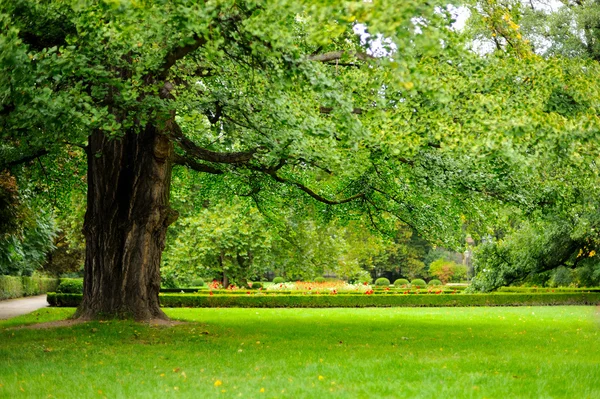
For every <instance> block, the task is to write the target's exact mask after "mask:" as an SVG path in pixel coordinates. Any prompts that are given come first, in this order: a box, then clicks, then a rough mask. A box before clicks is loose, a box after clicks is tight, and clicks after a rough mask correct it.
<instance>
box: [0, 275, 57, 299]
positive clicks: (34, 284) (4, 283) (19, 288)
mask: <svg viewBox="0 0 600 399" xmlns="http://www.w3.org/2000/svg"><path fill="white" fill-rule="evenodd" d="M57 285H58V279H56V278H43V277H37V276H34V277H17V276H0V300H1V299H10V298H20V297H22V296H28V295H39V294H45V293H46V292H49V291H55V290H56V287H57Z"/></svg>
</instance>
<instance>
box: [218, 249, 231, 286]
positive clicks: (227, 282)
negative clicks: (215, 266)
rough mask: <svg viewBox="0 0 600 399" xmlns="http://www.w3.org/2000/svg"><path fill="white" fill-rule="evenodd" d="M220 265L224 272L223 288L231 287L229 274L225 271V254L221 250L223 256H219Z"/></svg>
mask: <svg viewBox="0 0 600 399" xmlns="http://www.w3.org/2000/svg"><path fill="white" fill-rule="evenodd" d="M219 265H220V266H221V270H223V288H227V287H229V277H227V272H226V271H225V267H224V265H225V253H224V252H223V250H221V255H220V256H219Z"/></svg>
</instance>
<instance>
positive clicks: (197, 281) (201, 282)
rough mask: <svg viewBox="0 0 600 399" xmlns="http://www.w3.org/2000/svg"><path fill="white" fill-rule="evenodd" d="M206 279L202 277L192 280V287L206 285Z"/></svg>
mask: <svg viewBox="0 0 600 399" xmlns="http://www.w3.org/2000/svg"><path fill="white" fill-rule="evenodd" d="M204 284H205V283H204V280H203V279H201V278H197V279H195V280H193V281H192V287H204Z"/></svg>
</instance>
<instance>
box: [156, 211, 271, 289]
mask: <svg viewBox="0 0 600 399" xmlns="http://www.w3.org/2000/svg"><path fill="white" fill-rule="evenodd" d="M173 234H174V235H176V238H175V239H174V240H171V241H170V244H169V246H168V247H167V248H166V250H165V253H164V256H163V266H162V268H161V270H162V273H163V275H164V276H166V277H165V278H164V282H163V285H165V286H175V287H177V286H184V285H186V284H182V282H183V281H187V280H189V279H191V276H197V275H202V276H207V277H209V278H216V277H220V276H223V275H224V274H225V275H226V276H227V277H228V278H229V280H230V282H232V283H234V284H236V285H238V286H244V285H246V282H247V281H249V280H251V279H253V278H256V277H257V276H260V275H262V274H263V273H264V272H265V271H266V270H267V269H268V268H269V267H270V265H271V262H272V260H271V259H272V258H271V251H270V249H271V245H272V240H273V233H272V232H271V231H270V229H269V226H268V224H267V222H266V221H265V220H264V218H263V217H262V216H261V215H260V213H259V212H258V210H257V209H256V208H254V207H251V206H250V205H249V204H247V203H243V202H235V203H233V204H227V203H224V202H221V203H216V204H214V205H213V206H212V207H209V208H205V209H203V210H201V211H200V212H198V213H197V214H195V215H194V216H190V217H187V218H181V219H180V220H179V221H178V222H177V224H176V225H175V226H174V229H173ZM171 281H172V282H171Z"/></svg>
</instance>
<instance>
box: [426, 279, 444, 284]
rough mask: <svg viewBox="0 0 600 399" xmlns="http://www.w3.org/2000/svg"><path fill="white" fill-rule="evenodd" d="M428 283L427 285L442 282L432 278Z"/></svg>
mask: <svg viewBox="0 0 600 399" xmlns="http://www.w3.org/2000/svg"><path fill="white" fill-rule="evenodd" d="M428 284H429V285H442V282H441V281H440V280H438V279H435V278H434V279H433V280H431V281H430V282H429V283H428Z"/></svg>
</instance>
